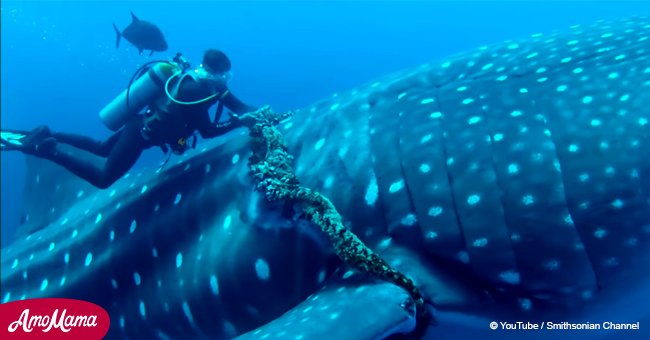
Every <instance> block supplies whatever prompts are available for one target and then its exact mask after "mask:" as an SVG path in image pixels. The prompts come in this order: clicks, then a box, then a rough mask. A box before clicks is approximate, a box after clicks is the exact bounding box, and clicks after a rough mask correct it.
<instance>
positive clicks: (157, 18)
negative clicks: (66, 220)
mask: <svg viewBox="0 0 650 340" xmlns="http://www.w3.org/2000/svg"><path fill="white" fill-rule="evenodd" d="M1 6H2V8H1V22H2V49H1V62H2V65H1V72H0V73H1V81H2V93H1V94H2V100H1V105H2V107H1V110H2V116H1V119H2V120H1V125H2V127H3V128H20V129H30V128H32V127H35V126H36V125H40V124H47V125H49V126H50V127H52V128H53V129H57V130H62V131H71V132H79V133H84V134H87V135H91V136H95V137H97V138H98V139H101V138H105V137H106V136H108V135H109V131H108V130H107V129H106V128H105V127H104V126H103V125H102V123H101V122H100V120H99V119H98V112H99V111H100V109H101V108H102V107H103V106H104V105H106V104H107V103H108V102H109V101H110V100H111V99H112V98H113V97H114V96H115V95H117V94H118V93H119V92H120V91H121V90H122V89H124V88H125V86H126V84H127V83H128V81H129V79H130V77H131V75H132V73H133V72H134V71H135V70H136V69H137V68H138V67H139V66H140V65H142V64H143V63H145V62H147V61H150V60H154V59H161V58H163V59H168V58H170V57H172V56H173V55H174V54H175V53H176V52H182V53H183V54H184V55H185V56H187V57H188V58H189V59H190V61H191V62H193V63H194V64H197V63H198V62H199V60H200V57H201V55H202V52H203V51H204V50H205V49H207V48H219V49H222V50H223V51H225V52H226V53H227V54H228V55H229V56H230V58H231V60H232V61H233V71H234V79H233V82H232V85H231V89H232V90H233V92H235V93H236V94H237V95H238V96H239V97H240V98H242V99H244V100H245V101H248V102H250V103H252V104H254V105H263V104H269V105H271V106H272V107H273V108H274V109H275V110H276V111H283V110H288V109H294V108H300V107H304V106H306V105H309V104H311V103H313V102H315V101H317V100H319V99H322V98H325V97H327V96H330V95H331V94H332V93H336V92H341V91H345V90H348V89H351V88H353V87H355V86H357V85H360V84H363V83H365V82H368V81H372V80H373V79H375V78H378V77H381V76H383V75H386V74H388V73H392V72H395V71H399V70H402V69H405V68H409V67H413V66H416V65H418V64H421V63H424V62H428V61H431V60H436V59H440V58H442V57H445V56H448V55H450V54H452V53H456V52H462V51H466V50H470V49H473V48H476V47H479V46H482V45H486V44H491V43H498V42H501V41H503V40H507V39H518V38H524V37H527V36H530V35H531V34H534V33H539V32H541V33H546V32H551V31H554V30H560V29H566V28H567V27H569V26H571V25H573V24H588V23H591V22H593V21H596V20H599V19H614V18H621V17H626V16H633V15H647V14H650V2H643V1H629V2H628V1H575V2H561V1H498V2H493V1H412V2H411V1H332V2H328V1H283V2H275V1H260V2H252V1H250V2H249V1H241V2H240V1H223V2H222V1H216V2H208V1H197V2H192V1H184V2H175V1H141V2H124V1H87V2H85V1H66V2H59V1H3V2H2V5H1ZM129 11H133V12H134V13H135V14H136V15H138V16H139V17H140V18H141V19H144V20H148V21H151V22H154V23H156V24H157V25H158V26H159V27H161V29H162V30H163V33H164V34H165V36H166V38H167V41H168V43H169V46H170V48H169V50H168V51H166V52H163V53H156V54H154V55H153V56H152V57H148V56H147V55H146V54H145V55H142V56H140V55H138V53H137V50H136V49H135V48H133V47H132V46H130V45H129V44H128V43H127V42H126V41H122V43H121V46H120V48H119V49H116V48H115V33H114V31H113V28H112V26H111V24H112V23H113V22H114V23H116V24H117V26H118V27H120V28H123V27H125V26H126V25H128V24H129V22H130V14H129ZM1 157H2V159H1V160H2V169H1V180H2V183H1V185H2V187H1V188H2V193H1V198H2V206H1V211H2V214H1V218H2V228H1V229H2V246H5V245H7V244H8V243H9V242H10V241H11V237H12V235H13V233H14V231H15V229H16V228H17V226H18V224H19V221H20V217H21V205H22V190H23V187H24V180H25V177H24V172H25V167H24V156H22V155H21V154H18V153H2V155H1ZM163 157H164V156H163V154H162V153H161V152H160V151H159V150H158V149H152V150H150V151H148V152H147V153H146V154H145V155H144V156H143V157H142V158H141V160H140V161H139V162H138V164H137V165H136V167H139V168H140V167H151V166H153V165H155V164H158V162H160V161H161V160H162V159H163ZM643 297H645V298H647V294H646V295H643ZM646 320H648V319H647V317H646ZM645 325H646V327H648V326H650V321H648V322H646V323H645ZM643 326H644V324H642V328H643ZM644 334H646V335H647V334H648V333H644ZM635 335H637V334H635Z"/></svg>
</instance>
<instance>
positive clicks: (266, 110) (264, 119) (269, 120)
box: [231, 105, 293, 128]
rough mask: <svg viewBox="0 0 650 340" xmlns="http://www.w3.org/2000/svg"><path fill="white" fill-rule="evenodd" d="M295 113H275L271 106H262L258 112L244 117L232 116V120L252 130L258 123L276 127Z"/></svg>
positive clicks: (249, 113)
mask: <svg viewBox="0 0 650 340" xmlns="http://www.w3.org/2000/svg"><path fill="white" fill-rule="evenodd" d="M292 114H293V113H292V112H291V111H289V112H283V113H275V112H273V110H271V107H270V106H269V105H265V106H262V107H261V108H259V109H258V110H257V111H251V112H247V113H244V114H242V115H237V114H234V113H233V114H232V115H231V116H232V119H233V120H234V121H236V122H237V123H238V124H241V125H243V126H246V127H248V128H251V127H253V126H255V124H257V123H266V124H268V125H276V124H278V123H279V122H281V121H283V120H285V119H287V118H289V117H291V115H292Z"/></svg>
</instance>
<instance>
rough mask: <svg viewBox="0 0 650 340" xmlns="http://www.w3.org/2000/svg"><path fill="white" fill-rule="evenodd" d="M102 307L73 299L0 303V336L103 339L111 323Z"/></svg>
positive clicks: (2, 337) (15, 337)
mask: <svg viewBox="0 0 650 340" xmlns="http://www.w3.org/2000/svg"><path fill="white" fill-rule="evenodd" d="M110 323H111V321H110V319H109V317H108V313H107V312H106V310H104V309H103V308H102V307H100V306H98V305H96V304H94V303H91V302H87V301H82V300H74V299H59V298H46V299H29V300H22V301H13V302H9V303H3V304H0V339H3V340H9V339H66V340H67V339H89V340H90V339H101V338H103V337H104V336H105V335H106V333H107V332H108V327H109V326H110Z"/></svg>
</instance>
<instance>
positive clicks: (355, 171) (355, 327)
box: [1, 17, 650, 340]
mask: <svg viewBox="0 0 650 340" xmlns="http://www.w3.org/2000/svg"><path fill="white" fill-rule="evenodd" d="M649 37H650V19H648V18H647V17H635V18H625V19H619V20H613V21H599V22H596V23H593V24H589V25H575V26H572V27H570V28H568V29H567V30H564V31H558V32H551V33H546V34H545V33H539V34H534V35H532V36H530V37H526V38H524V39H518V40H511V41H505V42H503V43H499V44H494V45H489V46H483V47H480V48H478V49H476V50H474V51H470V52H466V53H460V54H456V55H453V56H450V57H449V58H445V59H444V60H436V61H433V62H431V63H427V64H423V65H420V66H418V67H414V68H412V69H409V70H405V71H400V72H396V73H395V74H391V75H388V76H386V77H384V78H381V79H379V80H376V81H373V82H370V83H367V84H365V85H362V86H359V87H358V88H356V89H353V90H350V91H347V92H341V93H336V94H334V95H332V96H331V97H330V98H326V99H324V100H322V101H319V102H317V103H315V104H313V105H311V106H309V107H306V108H303V109H299V110H296V111H295V112H294V113H293V115H292V117H291V119H290V120H288V121H284V122H282V123H280V124H279V125H278V126H277V129H278V130H279V131H280V132H281V133H282V134H283V136H284V139H285V141H286V144H287V146H288V151H289V152H290V153H291V154H292V155H293V157H294V164H293V166H294V168H295V172H296V175H297V176H298V178H300V180H301V181H302V182H303V184H304V185H305V186H307V187H310V188H313V189H314V190H317V191H319V192H320V193H322V194H323V195H325V196H326V197H328V198H329V199H330V200H331V201H332V203H333V204H334V205H335V206H336V207H337V209H338V211H339V212H340V214H341V216H342V217H343V222H344V224H345V226H346V227H347V228H348V229H349V230H351V231H353V232H354V233H355V234H356V235H358V237H359V238H360V239H362V240H363V242H364V243H365V244H367V245H368V246H369V247H370V248H372V249H374V250H375V251H376V252H377V253H378V254H380V255H381V256H382V257H383V258H384V259H386V261H388V262H389V263H390V264H391V265H392V266H394V267H396V268H398V269H399V270H400V271H401V272H403V273H405V274H406V275H408V276H409V277H411V278H412V279H413V280H414V282H415V283H416V285H417V286H418V288H419V289H420V290H421V291H423V292H424V293H425V294H426V295H427V296H429V297H430V298H431V300H432V301H433V303H434V305H435V307H436V309H437V310H438V311H439V312H440V313H444V312H445V311H449V312H453V313H460V314H465V315H472V316H481V317H488V318H501V319H507V318H511V319H512V318H518V319H519V320H521V319H526V320H541V319H546V320H548V319H550V318H565V319H566V318H567V317H571V316H573V315H578V313H588V312H589V311H590V309H592V308H595V306H603V305H605V306H606V305H607V304H608V303H609V302H610V301H613V300H615V299H619V298H621V297H623V296H625V295H626V294H629V292H633V291H639V290H641V289H643V287H644V285H647V282H648V279H649V275H648V274H647V268H648V264H649V262H650V250H649V249H650V248H649V247H648V244H649V242H650V179H649V177H650V166H649V165H650V164H649V163H650V162H649V161H648V160H649V159H650V151H648V150H649V148H648V146H650V127H649V126H648V123H649V119H650V113H648V111H647V107H648V104H650V94H649V93H648V91H647V89H648V87H649V86H650V61H649V60H648V56H647V54H648V53H647V52H648V48H650V45H649V44H648V39H649ZM249 141H250V138H249V136H248V134H247V131H245V129H239V130H236V131H233V132H231V133H229V134H228V135H225V136H222V137H219V138H217V139H215V140H212V141H209V142H205V143H202V144H201V145H200V146H199V147H198V148H197V149H196V150H194V151H191V152H188V153H187V154H185V155H183V156H180V157H179V158H177V160H176V161H175V162H173V163H172V164H170V165H168V166H167V167H166V168H158V169H152V170H141V171H132V172H131V173H129V174H127V175H125V176H124V178H122V179H120V180H119V181H118V182H117V183H116V184H115V185H113V186H112V187H111V188H109V189H106V190H98V189H94V188H91V187H89V186H88V185H87V184H84V183H82V182H81V181H79V180H77V179H75V178H73V177H72V176H70V175H69V174H67V173H65V172H64V171H63V170H62V169H60V168H57V167H56V166H55V165H53V164H50V163H47V162H45V161H42V160H37V159H32V158H30V159H28V163H29V165H30V167H29V173H28V183H27V185H26V190H27V200H28V202H27V203H26V209H27V210H26V212H25V218H24V221H25V223H24V225H23V226H22V228H23V230H22V231H21V232H20V233H19V234H18V235H19V237H18V238H17V239H16V240H15V241H14V242H13V243H11V244H10V245H9V246H7V247H5V248H3V249H2V265H1V268H2V292H1V296H2V302H9V301H15V300H20V299H28V298H37V297H67V298H78V299H83V300H87V301H91V302H93V303H97V304H99V305H100V306H102V307H104V308H105V309H106V310H107V311H108V312H109V315H110V317H111V322H112V324H111V328H110V330H109V333H108V335H107V337H108V338H160V339H176V338H188V337H189V338H234V337H238V338H240V339H271V338H280V339H296V340H299V339H313V338H317V337H329V338H337V339H344V338H355V339H377V338H393V337H395V336H397V335H399V334H403V333H408V332H410V331H411V330H412V329H413V328H414V327H415V319H414V313H413V310H412V308H411V306H409V303H408V296H407V294H406V292H404V291H402V290H401V289H399V288H397V287H395V286H393V285H391V284H388V283H385V282H381V281H378V280H376V279H373V278H371V277H368V276H367V275H365V274H364V273H362V272H359V271H356V270H353V269H351V268H349V267H347V266H345V265H344V264H343V263H342V262H341V261H340V260H339V259H338V258H337V257H336V255H335V254H334V253H333V251H332V249H331V245H330V244H329V243H328V242H327V240H326V239H324V238H323V237H322V235H320V234H319V231H318V230H317V229H316V228H314V226H313V225H311V224H310V223H307V222H306V221H305V220H304V219H302V218H301V216H300V214H299V213H296V212H295V211H293V210H291V209H287V207H286V206H283V205H282V204H269V203H267V202H266V201H265V199H264V197H263V195H262V194H261V193H259V192H257V191H255V189H254V185H253V181H252V180H251V178H250V174H249V169H248V164H247V157H249V156H250V154H251V150H250V143H249ZM37 201H38V203H35V202H37ZM632 303H634V304H635V305H634V306H637V307H639V304H640V302H638V301H636V302H632ZM425 336H426V337H428V336H432V337H434V336H436V328H435V327H431V328H430V329H428V330H427V334H426V335H425Z"/></svg>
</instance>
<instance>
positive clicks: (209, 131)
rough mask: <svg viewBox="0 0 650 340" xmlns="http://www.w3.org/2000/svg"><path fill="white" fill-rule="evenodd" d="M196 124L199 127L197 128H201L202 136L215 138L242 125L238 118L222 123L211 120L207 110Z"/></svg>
mask: <svg viewBox="0 0 650 340" xmlns="http://www.w3.org/2000/svg"><path fill="white" fill-rule="evenodd" d="M196 126H197V127H198V128H197V130H199V133H200V134H201V137H203V138H213V137H217V136H220V135H223V134H225V133H228V132H230V131H232V130H234V129H236V128H238V127H240V126H242V125H241V123H240V122H239V121H238V120H234V119H230V120H228V121H225V122H221V123H213V122H212V121H211V120H210V114H209V113H208V112H207V111H206V112H205V113H204V114H201V115H200V118H199V119H198V121H197V125H196Z"/></svg>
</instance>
